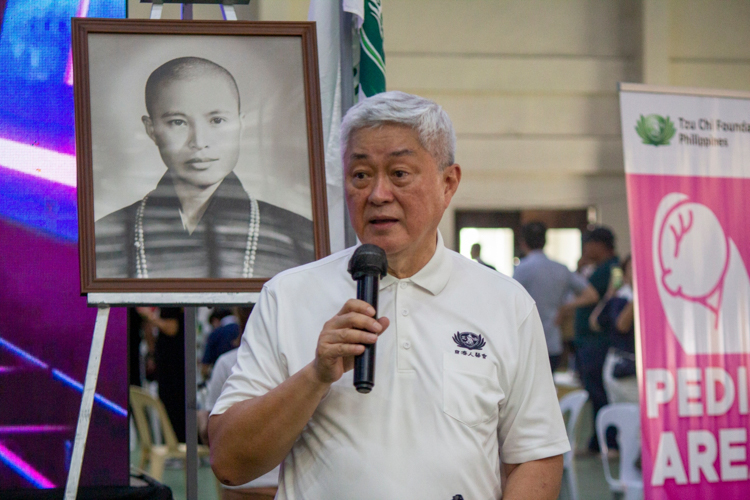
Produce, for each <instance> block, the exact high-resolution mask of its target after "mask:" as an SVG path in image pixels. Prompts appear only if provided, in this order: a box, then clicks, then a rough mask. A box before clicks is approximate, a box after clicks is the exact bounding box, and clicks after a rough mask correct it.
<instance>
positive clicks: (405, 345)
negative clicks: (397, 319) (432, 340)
mask: <svg viewBox="0 0 750 500" xmlns="http://www.w3.org/2000/svg"><path fill="white" fill-rule="evenodd" d="M401 345H402V346H404V349H409V348H410V347H411V342H409V341H408V340H405V341H404V343H403V344H401Z"/></svg>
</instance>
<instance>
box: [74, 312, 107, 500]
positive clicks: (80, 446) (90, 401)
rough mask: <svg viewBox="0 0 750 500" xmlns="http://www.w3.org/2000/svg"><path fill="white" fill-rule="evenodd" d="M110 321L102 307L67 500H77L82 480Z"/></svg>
mask: <svg viewBox="0 0 750 500" xmlns="http://www.w3.org/2000/svg"><path fill="white" fill-rule="evenodd" d="M108 321H109V306H100V307H99V309H98V310H97V312H96V324H95V326H94V338H93V340H92V341H91V351H90V352H89V364H88V366H87V368H86V380H85V382H84V384H83V397H82V398H81V411H80V412H79V413H78V425H77V426H76V437H75V442H74V444H73V456H72V458H71V460H70V469H69V470H68V481H67V483H66V484H65V500H75V498H76V495H77V494H78V481H79V480H80V479H81V465H82V464H83V451H84V449H85V448H86V438H87V437H88V432H89V423H90V422H91V408H92V407H93V405H94V395H95V394H96V381H97V379H98V378H99V366H100V365H101V362H102V349H103V348H104V334H105V333H106V332H107V322H108Z"/></svg>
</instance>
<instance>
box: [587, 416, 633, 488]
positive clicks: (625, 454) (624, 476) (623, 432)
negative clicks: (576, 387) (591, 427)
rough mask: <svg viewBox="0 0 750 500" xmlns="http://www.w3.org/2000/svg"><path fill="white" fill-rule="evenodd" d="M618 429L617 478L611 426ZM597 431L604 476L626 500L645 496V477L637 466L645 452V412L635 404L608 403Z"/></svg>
mask: <svg viewBox="0 0 750 500" xmlns="http://www.w3.org/2000/svg"><path fill="white" fill-rule="evenodd" d="M609 427H615V428H616V429H617V445H618V446H619V448H620V477H619V478H617V479H615V478H613V477H612V472H611V471H610V469H609V460H608V455H609V448H608V447H607V429H608V428H609ZM596 434H597V436H598V437H599V447H600V449H601V456H602V465H603V466H604V476H605V477H606V479H607V483H609V489H610V491H612V492H613V493H621V494H622V495H623V499H624V500H641V499H642V498H643V476H642V475H641V471H640V470H638V467H636V465H635V464H636V462H637V461H638V458H639V457H640V454H641V412H640V407H639V406H638V405H637V404H635V403H614V404H610V405H606V406H604V407H603V408H602V409H601V410H599V414H598V415H597V416H596Z"/></svg>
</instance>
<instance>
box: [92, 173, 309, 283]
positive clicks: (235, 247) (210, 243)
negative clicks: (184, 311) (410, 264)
mask: <svg viewBox="0 0 750 500" xmlns="http://www.w3.org/2000/svg"><path fill="white" fill-rule="evenodd" d="M252 205H253V204H252V200H251V199H250V196H249V195H248V194H247V192H246V191H245V189H244V188H243V186H242V183H241V182H240V180H239V179H238V178H237V176H236V175H235V174H234V173H233V172H232V173H230V174H229V175H227V176H226V177H225V178H224V180H223V181H222V183H221V184H220V185H219V187H218V188H217V189H216V192H214V194H213V195H212V196H211V198H210V199H209V201H208V206H207V208H206V211H205V213H204V214H203V216H202V217H201V219H200V222H199V223H198V226H197V227H196V228H195V230H194V231H193V232H192V234H191V233H189V232H188V231H187V229H185V227H184V226H183V223H182V218H181V216H180V201H179V199H178V198H177V193H176V192H175V189H174V185H173V183H172V178H171V177H170V175H169V173H167V174H165V175H164V176H163V177H162V178H161V180H160V181H159V183H158V184H157V186H156V189H154V190H153V191H152V192H151V193H149V195H148V197H147V198H146V204H145V209H143V213H142V215H141V214H139V212H140V211H141V209H142V206H143V201H142V200H141V201H138V202H136V203H134V204H132V205H130V206H128V207H125V208H123V209H121V210H118V211H116V212H114V213H111V214H109V215H107V216H106V217H103V218H102V219H100V220H98V221H96V227H95V233H96V240H95V241H96V277H97V278H137V277H139V273H138V270H139V266H140V269H141V277H145V276H143V270H144V268H145V270H146V271H147V275H148V276H147V277H148V278H242V277H243V268H244V267H245V265H246V263H247V258H246V254H248V249H249V248H250V247H252V245H251V244H249V238H248V234H249V231H250V230H251V213H252ZM257 207H258V213H259V217H260V221H259V224H258V225H257V227H258V228H259V230H258V237H257V249H256V251H255V260H254V263H253V265H252V270H253V272H252V277H257V278H267V277H272V276H274V275H275V274H276V273H278V272H281V271H283V270H285V269H289V268H291V267H295V266H299V265H301V264H306V263H308V262H312V261H313V260H315V248H314V238H313V223H312V221H311V220H309V219H307V218H305V217H303V216H301V215H298V214H295V213H293V212H290V211H288V210H285V209H283V208H279V207H277V206H275V205H271V204H269V203H265V202H262V201H258V202H257ZM139 224H140V225H139ZM139 228H142V235H141V234H140V233H141V231H139ZM141 241H142V242H143V248H144V252H142V253H141ZM250 243H252V239H250ZM144 263H145V266H144Z"/></svg>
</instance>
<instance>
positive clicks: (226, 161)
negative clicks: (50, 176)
mask: <svg viewBox="0 0 750 500" xmlns="http://www.w3.org/2000/svg"><path fill="white" fill-rule="evenodd" d="M314 26H315V25H314V23H307V22H242V21H238V22H222V21H161V20H158V21H157V20H130V19H127V20H119V19H118V20H111V19H83V18H75V19H73V22H72V40H73V68H74V79H75V86H74V93H75V119H76V148H77V153H76V158H77V168H78V227H79V254H80V271H81V293H82V294H85V293H89V292H107V293H138V292H257V291H260V289H261V288H262V286H263V283H265V282H266V281H267V280H268V279H270V278H271V277H273V275H275V274H276V273H277V272H280V271H282V270H284V269H287V268H290V267H294V266H296V265H300V264H304V263H306V262H309V261H312V260H315V259H319V258H322V257H324V256H326V255H328V254H329V253H330V247H329V238H328V217H327V209H326V188H325V185H326V184H325V159H324V148H323V133H322V121H321V107H320V88H319V80H318V57H317V47H316V39H315V27H314ZM157 68H159V69H158V71H157ZM147 81H149V87H148V89H146V83H147ZM146 101H148V103H147V102H146ZM234 103H236V106H237V109H236V110H235V108H234Z"/></svg>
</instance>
